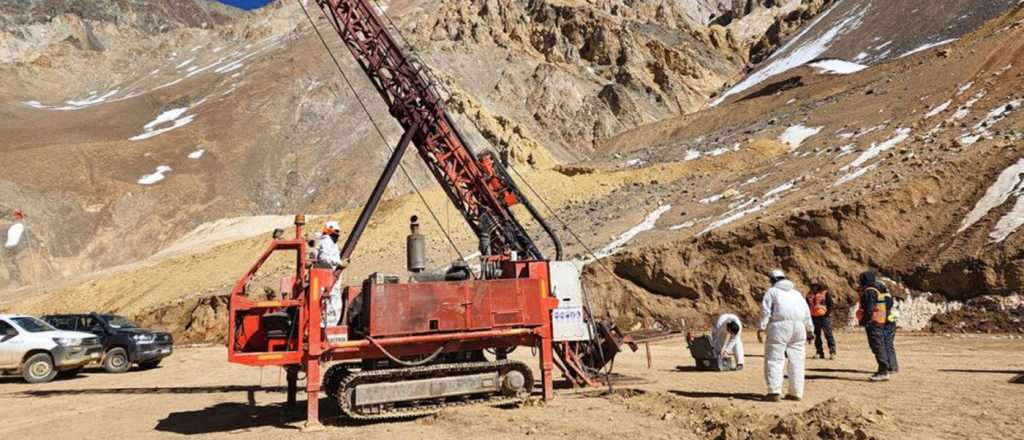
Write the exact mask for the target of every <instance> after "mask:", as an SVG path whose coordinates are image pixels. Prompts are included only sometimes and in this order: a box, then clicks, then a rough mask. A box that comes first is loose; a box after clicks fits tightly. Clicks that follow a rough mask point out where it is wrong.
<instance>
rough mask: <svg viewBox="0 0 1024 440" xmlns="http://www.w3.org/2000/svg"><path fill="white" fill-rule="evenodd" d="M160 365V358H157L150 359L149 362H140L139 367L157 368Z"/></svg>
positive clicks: (145, 368) (144, 368)
mask: <svg viewBox="0 0 1024 440" xmlns="http://www.w3.org/2000/svg"><path fill="white" fill-rule="evenodd" d="M158 366H160V359H157V360H155V361H149V362H139V368H141V369H143V370H151V369H153V368H156V367H158Z"/></svg>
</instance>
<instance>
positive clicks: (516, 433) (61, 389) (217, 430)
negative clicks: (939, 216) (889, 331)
mask: <svg viewBox="0 0 1024 440" xmlns="http://www.w3.org/2000/svg"><path fill="white" fill-rule="evenodd" d="M747 336H748V338H746V339H747V340H746V341H745V342H746V344H747V351H748V353H749V354H748V360H747V367H746V369H744V370H743V371H741V372H734V373H700V372H695V371H693V369H692V367H691V366H692V360H691V359H690V358H689V356H688V354H685V353H684V351H683V349H682V342H681V341H679V340H673V341H667V342H662V343H659V344H655V345H652V347H651V349H652V354H653V356H654V368H653V369H650V370H649V369H647V368H646V365H645V360H644V356H643V352H642V351H641V352H639V353H630V354H626V355H623V356H621V357H620V358H619V359H618V360H617V362H616V371H617V372H619V373H622V374H626V375H630V376H635V377H640V378H644V379H647V380H648V383H642V384H633V385H623V386H620V387H619V388H618V389H617V390H616V392H614V393H612V394H610V395H609V394H607V393H603V392H596V391H592V392H588V393H573V392H570V391H567V390H566V391H561V392H560V393H559V394H558V395H557V398H556V399H555V400H554V401H551V402H548V403H536V404H531V405H527V406H524V407H521V408H518V409H498V408H485V407H472V408H461V409H458V410H451V411H445V412H443V413H441V414H440V415H438V416H435V417H428V418H422V419H418V420H413V421H407V422H400V423H388V424H370V425H353V424H349V423H345V422H343V421H341V420H339V419H338V413H337V411H336V410H334V409H333V407H332V404H331V402H329V401H328V400H326V399H325V400H324V401H323V402H322V403H321V418H322V419H323V420H324V421H325V423H326V424H327V428H326V430H325V431H323V432H319V433H309V434H307V433H302V432H301V431H300V428H301V426H302V420H303V417H304V415H303V414H302V413H301V412H294V413H285V411H284V410H283V409H282V406H281V403H282V402H283V400H284V394H283V392H282V391H283V390H282V389H281V388H280V385H281V384H283V378H281V377H280V375H279V374H278V371H277V370H272V369H264V370H262V371H261V370H259V369H253V368H247V367H241V366H235V365H230V364H228V363H227V362H226V360H225V359H226V354H225V350H224V349H223V348H221V347H205V348H187V349H181V350H180V351H179V352H178V353H176V354H175V355H174V356H173V357H171V358H169V359H167V360H166V361H165V362H164V364H163V365H162V366H161V367H160V368H158V369H156V370H152V371H138V372H131V373H128V374H125V375H120V376H115V375H110V374H105V373H103V372H102V371H99V370H91V371H87V372H86V373H85V374H83V375H81V376H79V377H78V378H74V379H67V380H57V381H54V382H52V383H49V384H45V385H37V386H33V385H28V384H25V383H23V382H21V381H20V379H18V378H13V377H3V378H0V408H3V412H2V414H3V416H2V418H0V437H3V438H44V437H66V436H69V435H70V436H72V437H77V438H150V437H171V436H175V435H183V434H205V435H207V436H209V437H214V438H226V437H235V436H236V435H237V434H242V435H244V436H245V437H246V438H264V437H267V438H269V437H274V438H304V439H305V438H310V439H313V438H327V437H330V438H361V439H385V438H423V439H441V438H466V439H469V438H484V437H486V438H489V439H506V438H523V437H527V436H530V437H541V438H555V437H561V438H589V439H603V438H608V439H613V438H615V439H619V438H628V437H640V438H666V439H667V438H708V437H715V436H719V435H721V434H724V437H722V438H736V437H740V436H744V437H745V436H746V435H750V436H752V437H753V438H771V437H772V436H780V435H783V436H784V435H787V434H788V435H791V436H793V437H798V438H804V437H825V438H857V435H858V434H859V433H858V432H857V430H858V429H862V432H863V433H865V434H867V435H868V436H874V437H877V438H904V439H935V438H972V439H981V438H999V439H1010V438H1024V424H1021V423H1020V419H1019V417H1020V413H1021V410H1022V409H1024V401H1022V398H1021V396H1022V395H1024V393H1022V391H1024V341H1022V340H1019V339H1017V340H1013V339H996V338H991V337H985V336H978V337H968V338H950V337H942V336H914V335H901V336H900V337H899V338H898V340H897V347H898V349H899V355H900V363H901V369H902V371H901V372H900V373H899V374H898V375H896V376H895V378H894V379H893V380H892V381H891V382H889V383H884V384H872V383H869V382H867V381H866V378H867V376H868V374H869V372H870V370H871V369H872V367H873V365H872V364H873V361H872V360H871V357H870V353H869V352H868V350H867V347H866V344H865V342H864V337H863V335H862V334H861V333H859V332H857V333H844V334H842V335H840V337H839V348H840V354H841V357H840V359H838V360H836V361H825V360H808V363H807V369H808V371H807V374H808V379H809V380H808V384H807V391H806V396H805V400H804V401H802V402H784V403H767V402H762V401H761V400H760V399H761V395H762V393H763V392H764V385H763V379H762V375H763V369H762V362H763V358H762V357H761V353H763V348H762V346H761V345H760V344H758V343H756V341H754V340H752V338H751V337H749V336H752V335H747ZM523 355H524V356H526V357H528V354H527V353H523ZM302 397H303V396H302V395H300V399H301V398H302ZM300 403H301V402H300Z"/></svg>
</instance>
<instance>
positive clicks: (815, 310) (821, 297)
mask: <svg viewBox="0 0 1024 440" xmlns="http://www.w3.org/2000/svg"><path fill="white" fill-rule="evenodd" d="M825 295H828V291H827V290H822V291H821V292H818V293H811V294H810V295H809V296H808V297H807V305H809V306H811V316H813V317H815V318H820V317H822V316H825V315H827V314H828V306H826V305H825Z"/></svg>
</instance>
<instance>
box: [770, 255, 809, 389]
mask: <svg viewBox="0 0 1024 440" xmlns="http://www.w3.org/2000/svg"><path fill="white" fill-rule="evenodd" d="M771 281H772V287H771V288H770V289H768V291H767V292H765V293H764V299H763V300H762V301H761V326H760V327H759V328H760V330H758V332H757V340H758V341H761V342H764V379H765V382H767V383H768V400H770V401H773V402H777V401H779V400H780V399H781V397H782V377H783V376H782V367H783V365H784V364H786V362H787V360H786V358H787V357H788V358H789V360H788V363H789V364H788V365H787V367H788V368H787V373H788V375H789V393H787V394H786V399H788V400H800V399H802V398H803V396H804V357H805V348H806V346H807V335H810V334H813V332H814V323H813V322H812V321H811V310H810V309H809V308H808V307H807V301H806V300H804V295H803V294H801V293H800V292H797V291H796V289H794V288H793V287H794V286H793V282H792V281H789V280H788V279H786V274H785V273H783V272H782V271H781V270H777V269H776V270H773V271H772V273H771ZM763 332H767V333H768V339H767V341H764V339H763V338H764V336H763Z"/></svg>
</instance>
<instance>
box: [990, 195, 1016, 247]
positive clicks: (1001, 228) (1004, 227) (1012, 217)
mask: <svg viewBox="0 0 1024 440" xmlns="http://www.w3.org/2000/svg"><path fill="white" fill-rule="evenodd" d="M1021 225H1024V197H1021V196H1020V191H1018V192H1017V202H1016V203H1014V204H1013V209H1011V210H1010V212H1007V213H1006V215H1004V216H1003V218H1001V219H999V222H997V223H996V226H995V228H993V229H992V232H991V233H989V234H988V238H990V239H991V240H992V242H993V243H1001V242H1002V241H1003V240H1006V237H1009V236H1010V234H1013V233H1014V232H1016V231H1017V229H1018V228H1020V227H1021Z"/></svg>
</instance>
